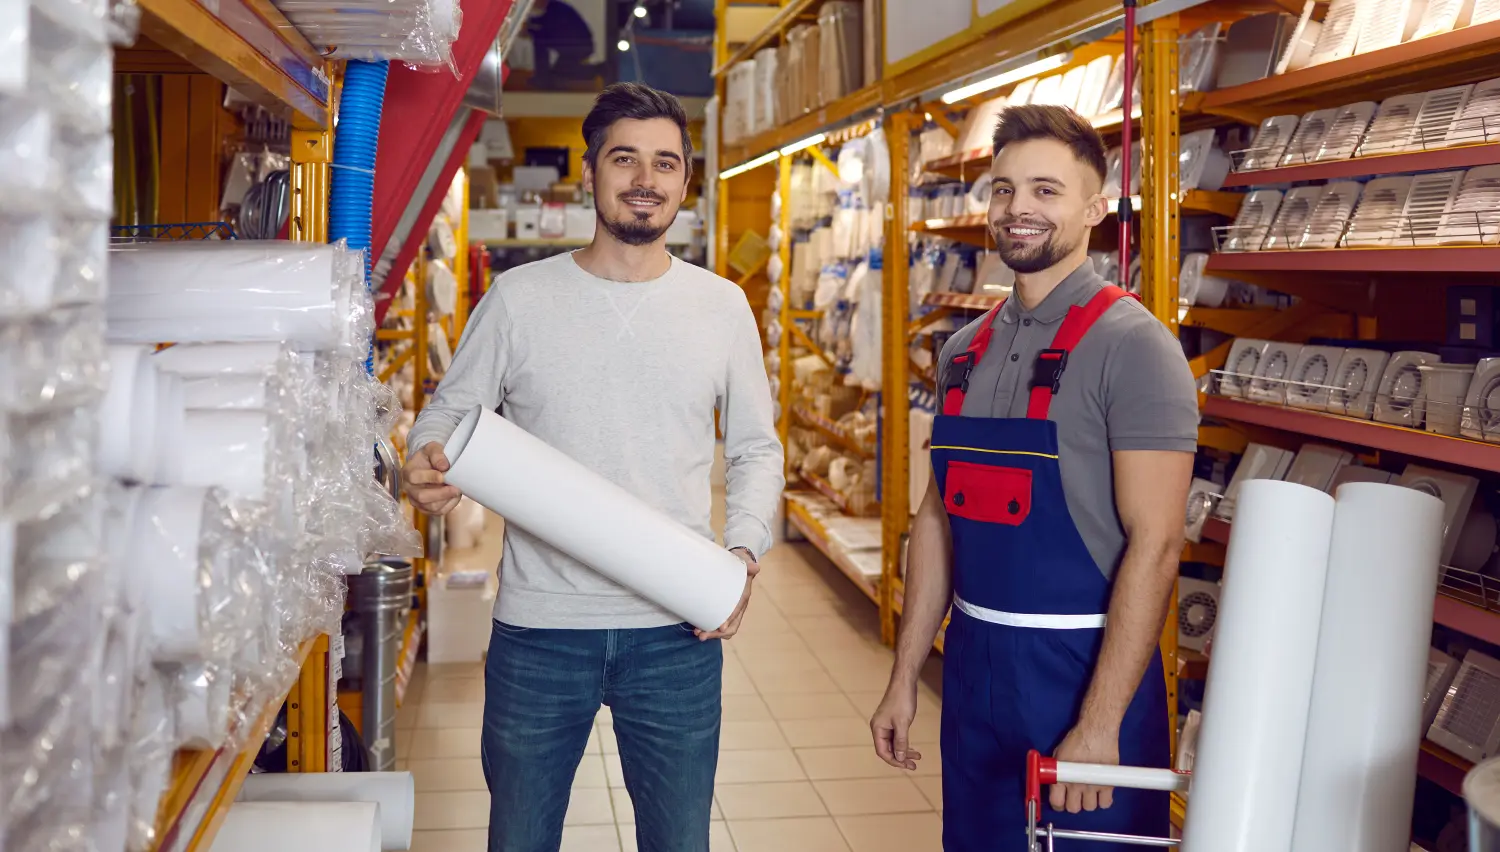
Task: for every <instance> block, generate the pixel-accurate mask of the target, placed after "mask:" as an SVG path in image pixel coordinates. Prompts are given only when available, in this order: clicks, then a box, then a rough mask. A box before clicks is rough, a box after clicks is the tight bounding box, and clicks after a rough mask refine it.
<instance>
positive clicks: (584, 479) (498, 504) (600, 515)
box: [443, 406, 745, 630]
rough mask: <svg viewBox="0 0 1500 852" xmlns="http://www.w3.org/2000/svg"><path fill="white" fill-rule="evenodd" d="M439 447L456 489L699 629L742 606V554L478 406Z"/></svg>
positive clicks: (718, 622) (719, 621)
mask: <svg viewBox="0 0 1500 852" xmlns="http://www.w3.org/2000/svg"><path fill="white" fill-rule="evenodd" d="M443 452H444V455H446V456H447V457H448V461H449V462H450V463H451V464H452V467H451V468H450V469H449V470H448V473H447V476H446V480H447V482H448V483H449V484H450V485H453V486H456V487H457V488H458V489H459V490H460V491H462V492H463V493H464V494H466V495H468V496H469V497H470V498H472V499H473V500H474V501H475V502H477V503H479V504H480V505H482V506H484V507H485V508H487V509H489V510H490V511H492V512H494V513H495V514H497V515H500V516H501V517H503V518H505V521H506V523H508V524H515V525H516V526H517V527H520V528H521V529H524V530H526V531H527V532H529V533H531V534H532V535H534V536H536V537H537V538H540V539H541V540H542V541H545V542H546V543H548V544H550V545H552V546H553V547H555V548H557V549H558V550H561V551H562V552H564V553H566V554H568V555H569V556H571V557H573V558H574V559H577V560H578V561H580V562H582V563H583V564H585V565H588V566H589V567H590V568H593V569H594V570H595V571H598V572H599V573H601V574H603V575H604V576H606V577H608V578H610V579H611V580H614V581H615V582H616V583H619V584H620V585H622V586H624V587H626V588H627V589H630V590H632V591H634V592H635V593H636V594H639V595H641V596H642V597H644V598H646V599H647V600H649V601H651V602H652V603H655V604H656V605H657V606H659V607H661V608H663V609H665V610H667V611H668V612H671V613H673V614H674V615H676V616H677V617H678V618H681V619H682V620H684V621H687V622H689V623H691V624H692V625H693V626H695V627H698V628H700V629H702V630H715V629H717V628H718V627H719V626H721V625H722V624H723V623H724V622H725V621H726V620H728V618H729V616H730V615H731V614H733V612H734V608H735V607H736V606H738V605H739V600H740V596H741V595H742V594H743V593H744V590H745V564H744V563H743V562H741V561H740V559H739V557H737V556H735V555H734V554H732V553H729V552H728V551H726V550H724V549H723V548H721V547H719V546H718V545H717V544H715V543H714V542H712V541H710V540H708V539H707V538H704V537H703V536H701V535H699V534H697V533H695V532H693V531H692V530H690V529H688V528H687V527H686V526H684V525H682V524H680V523H678V522H677V521H675V520H672V519H671V518H668V517H666V516H665V515H662V514H661V513H660V512H658V511H656V510H655V509H653V508H651V507H650V506H648V505H646V503H645V502H643V501H642V500H641V499H640V498H638V497H636V496H635V495H633V494H631V493H629V492H628V491H626V490H625V489H623V488H621V487H620V486H618V485H616V484H614V483H613V482H610V481H609V480H607V479H605V478H604V477H602V476H600V475H599V474H597V473H595V472H593V471H592V470H589V469H588V468H586V467H584V466H583V465H581V464H579V463H578V462H576V461H574V460H573V459H571V458H569V457H568V456H567V455H565V454H564V453H562V452H561V451H559V450H557V449H555V448H553V447H552V446H550V445H548V444H547V443H546V442H544V441H542V440H541V439H539V438H537V437H535V436H534V435H531V434H530V433H528V432H527V431H526V430H524V429H522V428H521V427H519V426H517V425H515V424H514V423H511V422H510V421H508V420H506V419H504V418H503V417H501V416H500V415H498V414H496V413H495V412H493V411H489V410H487V409H484V408H482V407H479V406H475V407H474V409H473V410H472V411H470V412H469V413H468V415H466V416H465V417H464V419H463V420H462V421H460V422H459V424H458V428H457V429H455V430H454V431H453V434H452V436H450V437H449V438H448V441H447V443H446V444H445V445H444V448H443Z"/></svg>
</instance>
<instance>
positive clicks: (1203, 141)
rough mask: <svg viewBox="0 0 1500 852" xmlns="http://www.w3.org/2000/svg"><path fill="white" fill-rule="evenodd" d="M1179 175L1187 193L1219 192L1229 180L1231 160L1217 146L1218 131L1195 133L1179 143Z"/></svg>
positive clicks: (1196, 131)
mask: <svg viewBox="0 0 1500 852" xmlns="http://www.w3.org/2000/svg"><path fill="white" fill-rule="evenodd" d="M1177 174H1178V180H1179V182H1180V185H1181V187H1182V189H1183V190H1184V191H1191V190H1194V189H1204V190H1209V191H1213V190H1217V189H1220V188H1221V187H1223V186H1224V178H1226V177H1228V176H1229V157H1228V156H1226V155H1225V154H1224V152H1223V151H1220V150H1219V149H1218V147H1217V146H1215V144H1214V130H1213V128H1208V129H1206V130H1195V131H1193V132H1192V133H1187V134H1184V135H1183V137H1182V139H1181V140H1180V141H1179V142H1178V143H1177Z"/></svg>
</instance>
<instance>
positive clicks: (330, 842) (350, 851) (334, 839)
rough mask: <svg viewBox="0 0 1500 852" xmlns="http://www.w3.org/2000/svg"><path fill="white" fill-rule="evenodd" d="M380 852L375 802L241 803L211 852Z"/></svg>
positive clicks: (222, 827)
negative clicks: (272, 851)
mask: <svg viewBox="0 0 1500 852" xmlns="http://www.w3.org/2000/svg"><path fill="white" fill-rule="evenodd" d="M271 849H275V850H278V852H301V851H302V850H306V852H314V850H315V851H316V852H380V806H379V805H377V804H374V803H372V802H236V803H235V804H234V806H233V807H231V808H230V809H229V813H228V814H226V815H225V816H224V824H223V825H222V826H220V827H219V833H218V835H216V836H215V837H214V845H213V846H211V847H209V852H267V850H271Z"/></svg>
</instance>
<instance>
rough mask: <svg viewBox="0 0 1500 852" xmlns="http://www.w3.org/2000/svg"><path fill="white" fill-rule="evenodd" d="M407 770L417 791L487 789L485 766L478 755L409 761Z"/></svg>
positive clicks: (437, 791) (440, 791)
mask: <svg viewBox="0 0 1500 852" xmlns="http://www.w3.org/2000/svg"><path fill="white" fill-rule="evenodd" d="M407 771H409V772H410V773H411V774H412V779H413V780H414V781H415V782H416V788H417V792H420V793H445V792H452V791H455V790H485V789H488V788H487V787H486V786H485V783H484V767H483V766H481V765H480V763H479V759H478V758H476V757H456V758H444V759H440V760H412V761H408V764H407Z"/></svg>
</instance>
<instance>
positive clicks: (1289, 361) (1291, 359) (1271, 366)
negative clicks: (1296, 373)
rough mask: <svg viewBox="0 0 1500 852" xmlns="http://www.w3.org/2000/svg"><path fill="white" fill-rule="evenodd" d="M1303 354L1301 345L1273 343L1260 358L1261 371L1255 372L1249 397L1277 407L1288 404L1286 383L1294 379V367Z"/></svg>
mask: <svg viewBox="0 0 1500 852" xmlns="http://www.w3.org/2000/svg"><path fill="white" fill-rule="evenodd" d="M1301 354H1302V345H1301V344H1300V343H1278V342H1276V341H1272V342H1271V343H1270V344H1268V345H1267V346H1266V351H1265V354H1264V355H1261V356H1260V369H1258V370H1256V371H1255V381H1253V382H1251V383H1250V390H1249V396H1250V398H1251V399H1254V400H1257V401H1259V402H1270V403H1275V404H1277V405H1282V404H1285V403H1286V383H1287V379H1290V378H1291V377H1292V367H1294V366H1296V364H1297V357H1298V356H1300V355H1301Z"/></svg>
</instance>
